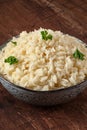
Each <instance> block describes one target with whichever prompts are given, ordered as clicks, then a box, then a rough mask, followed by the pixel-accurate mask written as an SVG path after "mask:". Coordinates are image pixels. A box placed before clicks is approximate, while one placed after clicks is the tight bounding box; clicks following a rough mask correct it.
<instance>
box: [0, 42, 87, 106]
mask: <svg viewBox="0 0 87 130" xmlns="http://www.w3.org/2000/svg"><path fill="white" fill-rule="evenodd" d="M10 40H11V39H10ZM10 40H8V41H10ZM8 41H7V42H8ZM7 42H6V43H4V44H3V45H1V46H0V50H1V49H2V48H3V47H4V46H5V45H6V44H7ZM0 82H1V84H2V85H3V87H4V88H5V89H7V91H8V92H9V93H10V94H12V95H13V96H14V97H16V98H18V99H20V100H23V101H26V102H28V103H29V104H33V105H39V106H53V105H57V104H61V103H66V102H68V101H70V100H72V99H74V98H75V97H76V96H77V95H78V94H79V93H81V92H82V91H83V90H84V89H85V88H86V87H87V80H85V81H83V82H81V83H80V84H77V85H74V86H71V87H67V88H60V89H57V90H50V91H35V90H30V89H27V88H23V87H21V86H17V85H15V84H13V83H11V82H10V81H8V80H7V79H5V78H4V77H3V75H0Z"/></svg>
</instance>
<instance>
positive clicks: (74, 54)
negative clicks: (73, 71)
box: [73, 49, 85, 60]
mask: <svg viewBox="0 0 87 130" xmlns="http://www.w3.org/2000/svg"><path fill="white" fill-rule="evenodd" d="M84 56H85V55H84V54H83V53H81V52H80V51H79V50H78V49H76V51H75V52H74V53H73V57H74V58H76V59H80V60H84Z"/></svg>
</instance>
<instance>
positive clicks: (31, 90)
mask: <svg viewBox="0 0 87 130" xmlns="http://www.w3.org/2000/svg"><path fill="white" fill-rule="evenodd" d="M0 80H3V81H4V82H6V83H7V84H9V85H11V86H13V87H16V88H19V89H22V90H25V91H29V92H33V93H36V92H37V93H52V92H59V91H66V90H70V89H74V88H79V87H80V86H83V85H84V84H85V85H86V84H87V80H84V81H83V82H81V83H78V84H76V85H73V86H70V87H66V88H64V87H61V88H58V89H53V90H45V91H41V90H33V89H28V88H24V87H22V86H19V85H16V84H14V83H12V82H10V81H9V80H7V79H5V78H4V77H3V76H2V75H0Z"/></svg>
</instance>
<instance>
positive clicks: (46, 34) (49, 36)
mask: <svg viewBox="0 0 87 130" xmlns="http://www.w3.org/2000/svg"><path fill="white" fill-rule="evenodd" d="M41 35H42V39H44V40H46V41H47V40H48V39H50V40H52V35H51V34H48V32H47V31H41Z"/></svg>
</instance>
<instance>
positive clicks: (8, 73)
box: [0, 28, 87, 91]
mask: <svg viewBox="0 0 87 130" xmlns="http://www.w3.org/2000/svg"><path fill="white" fill-rule="evenodd" d="M44 30H47V29H43V28H40V29H39V30H34V31H32V32H29V33H27V32H26V31H23V32H22V33H20V36H19V37H18V38H16V37H13V39H12V41H16V42H17V45H14V44H12V42H11V41H10V42H8V43H7V45H6V46H5V47H4V48H3V49H2V51H0V73H1V74H3V75H4V77H5V78H6V79H8V80H9V81H11V82H12V83H14V84H16V85H19V86H21V87H24V88H28V89H32V90H40V91H45V90H53V89H59V88H65V87H70V86H72V85H76V84H78V83H81V82H82V81H84V80H85V79H86V78H87V48H86V45H85V44H83V43H82V42H81V41H80V40H78V39H77V38H75V37H72V36H70V35H68V34H63V33H62V32H60V31H53V30H50V29H48V30H47V32H48V33H49V34H51V35H52V40H50V39H49V40H44V39H42V36H41V31H44ZM77 48H78V50H80V51H81V52H82V53H83V54H84V55H85V59H84V60H80V59H75V58H74V57H73V53H74V52H75V50H76V49H77ZM9 56H15V57H16V58H17V59H18V63H16V64H13V65H9V63H5V62H4V60H5V59H6V58H8V57H9Z"/></svg>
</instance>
